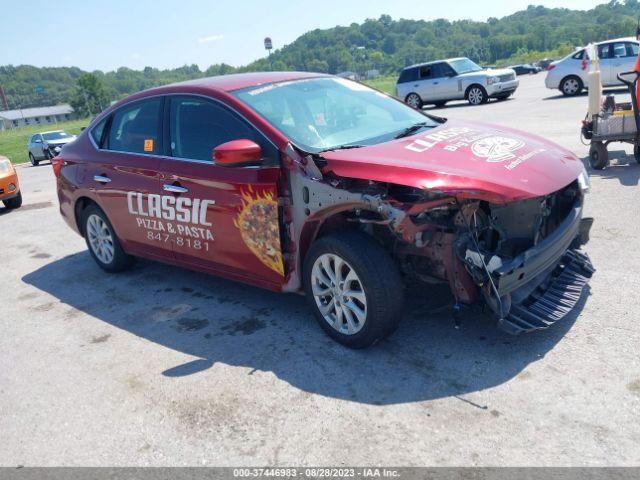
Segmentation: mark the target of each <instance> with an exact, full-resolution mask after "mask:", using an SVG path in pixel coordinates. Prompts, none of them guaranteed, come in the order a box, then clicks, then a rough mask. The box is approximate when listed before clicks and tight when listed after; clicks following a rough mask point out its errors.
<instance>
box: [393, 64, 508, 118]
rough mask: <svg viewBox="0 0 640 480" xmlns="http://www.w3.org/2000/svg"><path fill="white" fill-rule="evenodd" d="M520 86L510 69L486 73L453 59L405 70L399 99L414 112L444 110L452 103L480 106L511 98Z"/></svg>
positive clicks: (486, 71)
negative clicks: (429, 106) (432, 108)
mask: <svg viewBox="0 0 640 480" xmlns="http://www.w3.org/2000/svg"><path fill="white" fill-rule="evenodd" d="M518 83H519V82H518V80H517V79H516V72H514V71H513V70H512V69H510V68H502V69H486V70H485V69H483V68H482V67H481V66H479V65H477V64H475V63H474V62H472V61H471V60H469V59H468V58H465V57H462V58H450V59H447V60H438V61H435V62H429V63H422V64H419V65H412V66H410V67H406V68H405V69H403V70H402V72H400V78H398V82H397V84H396V96H397V97H398V98H399V99H401V100H404V101H405V102H406V103H407V104H408V105H410V106H412V107H413V108H422V106H423V105H424V104H425V103H431V104H434V105H436V106H437V107H441V106H443V105H444V104H445V103H447V102H448V101H449V100H467V101H468V102H469V103H470V104H471V105H480V104H481V103H486V102H487V100H489V98H497V99H498V100H504V99H505V98H508V97H510V96H511V95H513V93H514V92H515V91H516V88H518Z"/></svg>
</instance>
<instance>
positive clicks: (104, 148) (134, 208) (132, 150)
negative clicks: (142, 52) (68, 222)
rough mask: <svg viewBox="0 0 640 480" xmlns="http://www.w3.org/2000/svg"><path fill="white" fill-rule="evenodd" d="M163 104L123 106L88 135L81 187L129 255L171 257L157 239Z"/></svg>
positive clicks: (166, 245)
mask: <svg viewBox="0 0 640 480" xmlns="http://www.w3.org/2000/svg"><path fill="white" fill-rule="evenodd" d="M162 107H163V99H162V98H161V97H155V98H151V99H146V100H141V101H138V102H134V103H131V104H127V105H124V106H123V107H121V108H119V109H118V110H116V111H115V112H114V113H113V114H111V116H110V118H108V119H106V120H105V121H104V124H105V125H104V133H102V131H103V125H99V126H98V127H97V128H95V129H94V131H95V132H98V133H97V134H96V135H95V136H94V132H92V136H93V140H94V143H96V145H97V146H98V152H97V153H96V155H95V157H94V158H93V159H91V160H92V161H90V162H88V164H87V165H88V170H87V177H86V181H87V182H88V183H89V185H90V186H91V189H92V190H93V191H94V192H95V194H96V195H97V197H98V200H99V204H100V206H101V207H102V209H103V210H104V211H105V213H106V214H107V216H108V217H109V221H110V222H111V224H112V225H113V228H114V229H115V231H116V234H117V235H118V238H119V239H120V241H121V242H122V244H123V247H124V249H125V250H126V251H127V252H128V253H131V254H141V255H144V256H154V257H158V258H164V257H167V256H169V257H171V256H172V250H171V243H170V242H168V241H167V240H168V239H167V238H166V237H165V236H161V235H159V234H160V233H162V228H163V227H164V224H163V222H162V210H161V207H162V204H161V198H160V188H159V185H158V182H159V174H158V171H157V169H158V162H159V160H158V155H159V154H160V152H161V151H162V140H161V131H162V128H161V124H162V111H163V108H162Z"/></svg>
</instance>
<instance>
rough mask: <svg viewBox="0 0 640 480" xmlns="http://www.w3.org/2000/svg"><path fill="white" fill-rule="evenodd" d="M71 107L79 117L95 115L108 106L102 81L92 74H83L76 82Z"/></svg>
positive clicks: (106, 94) (107, 96) (107, 98)
mask: <svg viewBox="0 0 640 480" xmlns="http://www.w3.org/2000/svg"><path fill="white" fill-rule="evenodd" d="M71 106H72V107H73V109H74V110H75V111H76V113H77V114H78V115H80V116H90V115H95V114H97V113H99V112H101V111H102V110H104V109H105V108H106V107H108V106H109V95H108V93H107V89H106V88H105V86H104V84H103V83H102V81H100V80H99V79H98V77H97V76H96V75H94V74H93V73H83V74H82V75H80V77H79V78H78V79H77V80H76V87H75V90H74V92H73V97H72V98H71Z"/></svg>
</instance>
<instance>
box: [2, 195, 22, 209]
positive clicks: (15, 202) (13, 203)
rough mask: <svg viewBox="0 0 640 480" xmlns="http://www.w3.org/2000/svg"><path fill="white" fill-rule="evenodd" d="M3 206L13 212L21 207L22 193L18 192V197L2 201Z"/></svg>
mask: <svg viewBox="0 0 640 480" xmlns="http://www.w3.org/2000/svg"><path fill="white" fill-rule="evenodd" d="M2 203H4V206H5V207H7V208H8V209H9V210H15V209H16V208H20V207H21V206H22V192H18V195H17V196H15V197H13V198H10V199H9V200H3V202H2Z"/></svg>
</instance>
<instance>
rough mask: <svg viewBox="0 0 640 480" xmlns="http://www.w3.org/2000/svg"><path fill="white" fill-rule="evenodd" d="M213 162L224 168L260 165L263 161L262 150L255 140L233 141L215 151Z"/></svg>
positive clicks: (219, 146)
mask: <svg viewBox="0 0 640 480" xmlns="http://www.w3.org/2000/svg"><path fill="white" fill-rule="evenodd" d="M213 160H214V161H215V163H216V165H220V166H222V167H243V166H248V165H258V164H260V162H261V161H262V149H261V148H260V145H258V144H257V143H256V142H254V141H253V140H247V139H246V138H241V139H240V140H231V141H230V142H226V143H223V144H221V145H218V146H217V147H216V148H214V149H213Z"/></svg>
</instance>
